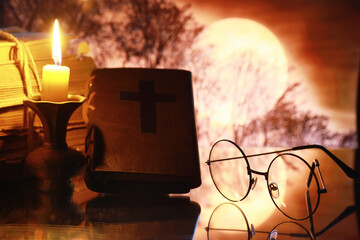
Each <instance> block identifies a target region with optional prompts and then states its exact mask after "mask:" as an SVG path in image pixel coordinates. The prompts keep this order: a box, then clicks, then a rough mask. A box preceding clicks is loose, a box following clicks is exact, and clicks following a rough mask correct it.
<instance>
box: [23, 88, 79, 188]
mask: <svg viewBox="0 0 360 240" xmlns="http://www.w3.org/2000/svg"><path fill="white" fill-rule="evenodd" d="M84 101H85V98H84V97H82V96H80V95H68V101H65V102H50V101H41V96H40V95H36V96H34V97H33V98H32V99H27V100H24V105H25V106H27V107H29V108H31V109H32V110H33V111H34V112H35V113H36V114H37V115H38V116H39V118H40V120H41V122H42V125H43V129H44V143H43V145H42V146H41V147H39V148H37V149H35V150H34V151H32V152H30V153H29V154H28V155H27V156H26V159H25V164H26V165H27V167H28V169H29V171H30V172H31V173H32V174H33V175H34V176H36V177H37V178H38V179H39V185H38V187H39V190H41V191H45V192H51V191H56V192H58V191H61V192H68V191H69V192H72V190H73V185H72V177H73V176H74V175H75V174H76V173H78V172H79V171H80V170H81V168H82V167H83V165H84V163H85V157H84V155H83V154H82V153H80V152H78V151H76V150H75V149H71V148H69V147H68V145H67V143H66V131H67V125H68V121H69V119H70V116H71V115H72V113H73V112H74V111H75V110H76V109H77V108H78V107H79V106H80V105H81V104H82V103H83V102H84Z"/></svg>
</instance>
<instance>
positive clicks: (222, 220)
mask: <svg viewBox="0 0 360 240" xmlns="http://www.w3.org/2000/svg"><path fill="white" fill-rule="evenodd" d="M249 231H250V230H249V226H248V223H247V220H246V217H245V215H244V214H243V213H242V212H241V210H240V209H238V208H237V207H236V206H235V205H233V204H231V203H225V204H221V205H219V206H218V207H217V208H216V209H215V210H214V211H213V213H212V215H211V217H210V219H209V224H208V232H207V234H208V239H211V240H216V239H221V240H222V239H238V240H245V239H250V236H249ZM250 235H251V234H250Z"/></svg>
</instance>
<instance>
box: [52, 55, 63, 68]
mask: <svg viewBox="0 0 360 240" xmlns="http://www.w3.org/2000/svg"><path fill="white" fill-rule="evenodd" d="M52 58H53V59H54V63H55V65H56V66H61V63H60V61H59V58H58V57H57V56H52Z"/></svg>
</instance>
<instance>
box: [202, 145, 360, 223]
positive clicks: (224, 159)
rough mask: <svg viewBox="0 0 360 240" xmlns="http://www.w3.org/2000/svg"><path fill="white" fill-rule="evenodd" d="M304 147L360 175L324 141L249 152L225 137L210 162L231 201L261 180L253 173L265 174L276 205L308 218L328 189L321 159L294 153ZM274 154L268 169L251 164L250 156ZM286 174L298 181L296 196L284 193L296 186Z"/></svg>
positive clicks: (215, 179) (218, 185)
mask: <svg viewBox="0 0 360 240" xmlns="http://www.w3.org/2000/svg"><path fill="white" fill-rule="evenodd" d="M304 149H320V150H322V151H323V152H325V153H326V154H327V155H328V156H329V157H330V158H331V159H332V160H333V161H334V162H335V163H336V164H337V165H338V166H339V167H340V168H341V169H342V170H343V171H344V172H345V174H346V175H347V176H349V177H350V178H356V177H358V176H359V174H358V173H357V172H355V171H354V170H353V169H351V168H350V167H349V166H347V165H346V164H345V163H344V162H342V161H341V160H340V159H338V158H337V157H336V156H335V155H334V154H332V153H331V152H330V151H329V150H327V149H326V148H324V147H323V146H320V145H306V146H299V147H294V148H289V149H284V150H278V151H272V152H265V153H259V154H252V155H246V154H245V153H244V151H243V150H242V149H241V148H240V147H239V146H238V145H237V144H236V143H234V142H233V141H231V140H227V139H222V140H219V141H217V142H216V143H215V144H214V145H213V146H212V148H211V150H210V154H209V160H208V161H207V162H206V163H207V164H208V166H209V170H210V174H211V178H212V180H213V182H214V185H215V187H216V188H217V189H218V191H219V192H220V193H221V194H222V195H223V196H224V197H225V198H226V199H228V200H229V201H232V202H237V201H242V200H243V199H245V198H246V197H247V196H248V194H249V192H250V190H252V189H254V188H255V186H256V183H257V177H253V174H256V175H262V176H264V177H265V180H266V181H267V189H268V192H269V194H270V197H271V199H272V201H273V203H274V204H275V206H276V207H277V208H278V209H279V210H280V211H281V212H282V213H283V214H284V215H285V216H287V217H288V218H290V219H293V220H304V219H307V218H309V217H310V216H312V215H313V214H314V213H315V211H316V209H317V208H318V206H319V201H320V194H323V193H326V191H327V190H326V187H325V183H324V181H323V178H322V175H321V171H320V164H319V162H318V161H317V160H316V159H315V160H314V161H313V162H312V164H311V165H310V164H309V163H308V161H306V160H305V159H303V158H302V157H300V156H299V155H296V154H294V153H292V151H299V150H304ZM271 154H276V156H275V157H274V158H273V159H272V161H271V162H270V164H269V167H268V169H267V171H266V172H260V171H256V170H253V169H251V168H250V164H249V160H248V159H249V158H253V157H259V156H263V155H271ZM315 169H316V171H315ZM283 172H286V175H284V174H282V173H283ZM286 176H287V177H286ZM286 178H290V179H291V180H292V182H296V183H297V184H296V185H297V186H296V191H295V193H296V194H295V196H291V197H286V198H285V197H284V194H283V193H284V192H285V191H286V189H287V188H288V187H289V188H291V187H293V186H291V184H289V181H288V180H287V179H286ZM287 185H290V186H287ZM294 197H296V200H297V203H296V204H294V203H293V202H294ZM295 205H296V206H295Z"/></svg>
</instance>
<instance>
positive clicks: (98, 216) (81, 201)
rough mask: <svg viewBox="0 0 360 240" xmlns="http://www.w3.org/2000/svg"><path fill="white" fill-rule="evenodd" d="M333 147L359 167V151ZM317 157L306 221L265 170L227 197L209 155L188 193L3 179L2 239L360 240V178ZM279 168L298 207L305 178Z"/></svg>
mask: <svg viewBox="0 0 360 240" xmlns="http://www.w3.org/2000/svg"><path fill="white" fill-rule="evenodd" d="M260 150H263V149H260ZM251 151H254V152H256V151H259V149H251ZM251 151H250V152H251ZM332 152H333V153H334V154H335V155H336V156H338V157H339V158H340V159H341V160H342V161H344V162H345V163H346V164H347V165H349V166H351V167H352V168H355V167H354V166H355V162H356V160H355V159H356V158H357V153H356V151H355V150H351V149H336V150H332ZM314 158H316V159H318V160H319V162H320V168H321V173H322V175H323V179H324V182H325V185H326V189H327V193H325V194H321V198H320V203H319V207H318V209H317V210H316V212H315V213H314V215H313V216H312V217H311V218H308V219H305V220H301V221H295V220H292V219H289V218H288V217H286V216H285V215H284V214H283V213H282V212H281V211H279V209H277V208H276V206H275V205H274V203H273V202H272V200H271V198H270V196H269V192H268V190H267V185H266V181H265V179H264V178H262V177H261V176H259V177H258V180H257V183H256V186H255V188H254V189H253V190H250V193H249V195H248V196H247V198H245V199H244V200H242V201H240V202H229V201H228V200H226V199H225V198H224V197H223V196H222V195H221V194H220V193H219V192H218V190H217V189H216V188H215V186H214V183H213V182H212V179H211V176H210V174H209V169H208V166H207V164H206V163H205V161H206V159H205V160H203V161H202V162H201V163H200V165H201V174H202V185H201V186H200V187H199V188H197V189H193V190H191V191H190V193H188V194H171V195H170V196H126V195H114V194H113V195H108V194H98V193H95V192H92V191H90V190H88V189H87V188H86V186H85V184H84V182H83V179H82V178H81V176H78V177H76V178H74V185H75V188H74V192H73V194H72V195H64V194H46V193H40V192H37V191H36V190H35V187H34V184H35V180H34V179H32V178H27V179H24V181H22V182H20V183H14V184H7V185H6V186H4V185H3V186H2V192H1V197H0V204H1V205H0V239H42V240H43V239H147V240H148V239H328V240H331V239H349V240H350V239H352V240H353V239H360V234H359V226H360V224H359V220H358V216H360V213H359V205H357V202H359V185H358V182H357V180H354V179H351V178H349V177H348V176H346V175H345V174H344V172H343V171H342V170H341V169H340V168H339V167H338V166H337V165H336V164H335V163H334V162H333V161H331V160H330V159H328V157H327V156H325V155H324V154H322V153H319V152H316V151H315V152H314V151H311V152H306V153H304V159H309V161H313V160H314ZM269 161H271V159H266V158H261V159H258V160H254V161H250V165H251V168H252V169H256V170H257V171H266V168H267V167H268V165H269ZM232 174H233V173H232V169H228V170H224V175H225V176H226V177H232ZM278 174H280V175H281V174H282V175H281V176H282V177H283V178H282V179H284V181H286V182H287V186H291V187H289V189H287V190H286V191H282V194H283V195H284V198H286V199H288V200H287V202H290V203H291V204H293V206H292V207H293V208H294V209H295V210H296V204H297V203H298V202H299V200H298V198H299V194H298V193H297V192H296V189H297V184H300V183H298V182H296V180H294V179H292V178H291V176H287V175H286V173H283V172H279V173H278ZM289 199H290V201H289ZM286 207H288V206H284V208H286ZM269 235H270V238H269Z"/></svg>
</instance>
